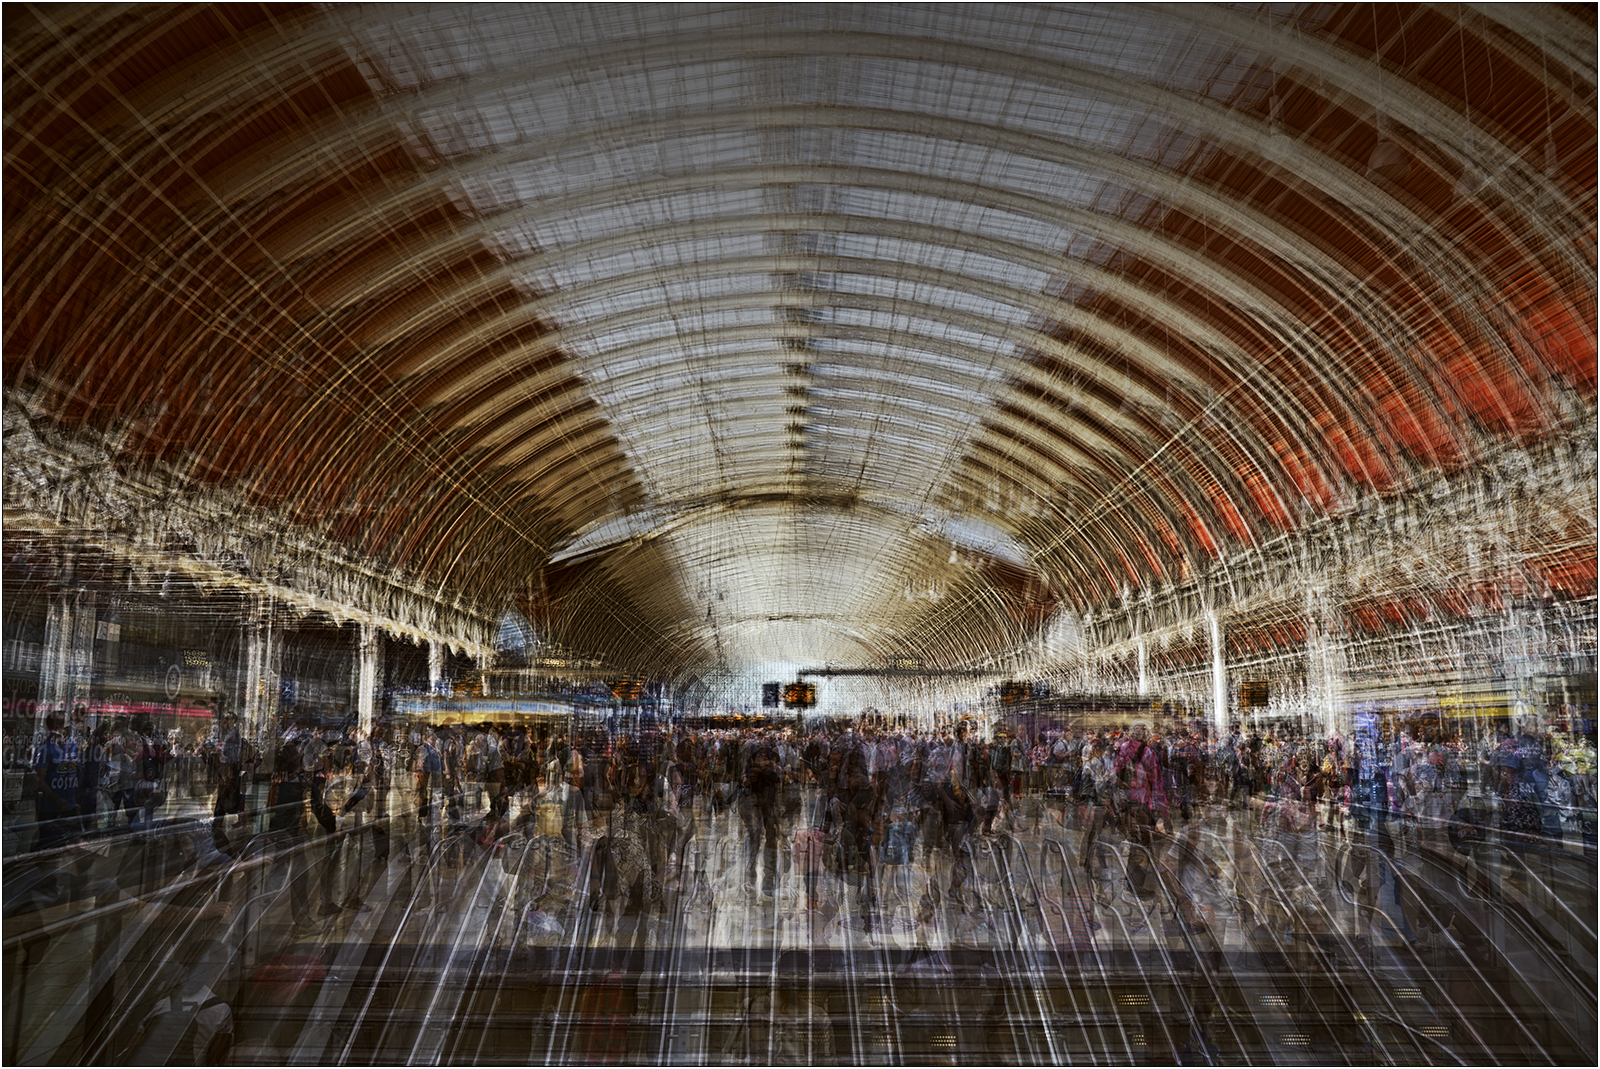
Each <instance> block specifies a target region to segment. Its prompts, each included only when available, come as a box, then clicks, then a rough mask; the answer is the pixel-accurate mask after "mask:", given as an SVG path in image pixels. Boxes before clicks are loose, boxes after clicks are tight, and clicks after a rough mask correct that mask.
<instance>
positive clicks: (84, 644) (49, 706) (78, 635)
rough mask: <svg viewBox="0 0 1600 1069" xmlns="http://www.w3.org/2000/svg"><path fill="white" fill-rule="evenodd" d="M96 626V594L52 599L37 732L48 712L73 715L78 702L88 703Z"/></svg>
mask: <svg viewBox="0 0 1600 1069" xmlns="http://www.w3.org/2000/svg"><path fill="white" fill-rule="evenodd" d="M94 625H95V612H94V595H93V594H89V593H86V592H84V591H62V592H60V593H57V594H51V595H50V600H49V604H48V605H47V607H46V610H45V627H44V630H45V635H44V649H43V651H42V655H41V657H40V659H39V706H38V713H37V719H38V724H37V728H38V730H40V731H43V730H44V717H45V714H46V713H47V712H52V711H61V712H63V713H65V712H70V710H71V708H72V705H73V704H74V703H75V702H80V701H87V700H88V699H89V682H90V677H91V673H92V672H93V670H94Z"/></svg>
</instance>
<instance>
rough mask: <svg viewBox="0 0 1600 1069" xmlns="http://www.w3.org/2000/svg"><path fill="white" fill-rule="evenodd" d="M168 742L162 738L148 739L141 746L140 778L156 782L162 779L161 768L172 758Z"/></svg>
mask: <svg viewBox="0 0 1600 1069" xmlns="http://www.w3.org/2000/svg"><path fill="white" fill-rule="evenodd" d="M171 757H172V754H171V752H170V751H169V750H168V749H167V744H166V743H164V742H162V741H161V740H160V739H146V740H144V745H143V746H141V747H140V748H139V778H140V779H142V780H148V781H149V782H151V783H154V782H156V781H158V780H160V779H161V770H162V768H163V767H165V765H166V763H167V762H168V761H169V760H170V759H171Z"/></svg>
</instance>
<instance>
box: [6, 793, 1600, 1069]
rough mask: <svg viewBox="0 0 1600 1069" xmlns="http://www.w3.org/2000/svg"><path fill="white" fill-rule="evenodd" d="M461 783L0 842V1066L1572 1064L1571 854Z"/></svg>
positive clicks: (1577, 907)
mask: <svg viewBox="0 0 1600 1069" xmlns="http://www.w3.org/2000/svg"><path fill="white" fill-rule="evenodd" d="M473 801H474V800H473V799H471V798H468V799H467V804H466V807H465V810H464V811H451V810H449V809H446V808H444V807H436V808H434V809H433V810H432V812H431V816H432V820H429V821H423V820H421V819H419V816H418V814H417V813H416V812H415V811H413V810H409V809H407V808H405V807H404V806H403V805H402V804H401V799H400V798H399V797H398V795H395V796H391V797H389V798H387V799H385V809H386V812H387V815H386V816H384V817H383V818H382V819H378V818H375V817H374V816H373V815H371V814H368V815H366V816H359V815H353V816H350V817H346V818H345V821H344V826H343V827H340V828H339V829H338V831H337V832H334V833H328V832H324V831H322V830H321V829H315V834H312V835H307V834H306V833H305V832H304V831H296V830H289V831H283V832H276V833H273V832H269V831H268V830H267V825H268V823H269V822H270V816H269V815H267V814H261V815H257V816H255V817H252V818H251V819H250V820H249V821H247V822H245V823H244V824H243V826H239V825H236V824H235V822H234V821H233V820H232V819H228V820H226V821H219V822H217V823H215V824H213V822H212V821H211V820H210V819H209V818H208V817H206V816H205V812H204V811H205V806H204V805H203V804H202V803H200V802H195V803H192V804H190V805H189V806H188V807H187V809H185V807H183V806H178V805H174V806H173V807H172V810H171V811H170V812H169V814H168V816H167V819H166V820H165V821H163V822H162V823H161V824H160V825H159V826H157V827H154V828H151V829H147V830H143V831H139V832H131V833H130V832H128V831H126V830H121V831H118V832H115V833H110V834H107V835H105V836H103V837H99V838H94V839H91V840H89V841H86V842H82V843H79V844H77V845H75V846H73V847H69V848H68V849H66V850H63V851H59V852H55V853H52V854H48V855H22V856H20V857H18V856H12V855H8V860H7V865H6V927H5V947H6V957H5V981H6V1000H5V1006H6V1009H5V1033H4V1047H3V1053H4V1056H5V1061H6V1063H7V1064H44V1063H63V1062H65V1063H78V1064H148V1063H152V1062H155V1063H159V1062H163V1061H169V1060H177V1061H181V1062H193V1061H194V1060H195V1059H196V1058H197V1057H203V1053H204V1049H205V1046H206V1042H207V1041H208V1040H209V1039H210V1038H211V1032H210V1031H208V1030H207V1026H206V1025H205V1024H204V1023H203V1022H205V1021H207V1020H209V1019H211V1018H216V1019H219V1020H221V1019H231V1023H232V1034H233V1042H232V1048H231V1050H230V1051H229V1052H228V1053H227V1055H226V1060H227V1061H229V1062H230V1063H236V1064H284V1063H289V1064H333V1063H341V1064H342V1063H347V1062H350V1063H359V1064H372V1063H378V1064H392V1063H398V1062H406V1063H422V1064H430V1063H445V1062H448V1063H477V1062H484V1063H521V1064H528V1063H592V1062H632V1063H652V1064H663V1063H671V1064H706V1063H717V1064H721V1063H739V1064H744V1063H778V1064H828V1063H834V1064H837V1063H853V1062H869V1063H890V1062H905V1063H914V1064H978V1063H982V1064H997V1063H999V1064H1012V1063H1016V1064H1022V1063H1046V1062H1048V1063H1060V1062H1068V1061H1082V1060H1089V1061H1095V1062H1110V1063H1114V1064H1116V1063H1123V1064H1125V1063H1131V1062H1154V1063H1164V1064H1171V1063H1186V1064H1197V1063H1199V1064H1208V1063H1217V1064H1238V1063H1242V1062H1272V1063H1301V1064H1313V1063H1314V1064H1324V1063H1330V1062H1332V1063H1343V1064H1362V1065H1367V1064H1401V1063H1405V1064H1415V1063H1449V1064H1454V1063H1458V1062H1466V1063H1472V1064H1478V1063H1492V1062H1506V1063H1542V1064H1550V1063H1561V1064H1579V1063H1581V1064H1594V1061H1595V1056H1596V1050H1595V1039H1594V1037H1595V1023H1596V1022H1595V974H1596V947H1595V933H1594V903H1595V897H1594V895H1595V891H1594V863H1593V860H1592V859H1590V858H1586V857H1584V856H1583V855H1582V854H1581V853H1574V852H1571V851H1569V850H1562V849H1559V848H1558V849H1556V850H1547V851H1542V852H1541V851H1531V852H1526V853H1522V854H1509V853H1503V852H1502V851H1501V850H1500V849H1499V848H1498V847H1497V846H1494V845H1492V844H1486V845H1476V846H1471V847H1469V849H1468V850H1466V851H1465V852H1463V851H1461V850H1457V849H1452V848H1451V847H1450V845H1449V843H1448V841H1445V842H1442V843H1437V844H1435V843H1432V842H1416V841H1412V840H1407V839H1405V838H1403V837H1402V838H1400V839H1399V841H1398V842H1397V844H1396V846H1395V848H1394V851H1395V854H1394V857H1393V859H1390V858H1389V857H1387V856H1386V855H1384V854H1382V853H1381V852H1376V851H1374V849H1373V843H1372V840H1371V839H1370V838H1367V839H1358V837H1357V836H1356V834H1355V832H1354V829H1353V828H1351V829H1337V828H1334V829H1318V830H1311V831H1308V832H1306V833H1303V834H1301V835H1288V834H1286V833H1284V832H1283V831H1282V830H1281V829H1275V830H1274V831H1272V832H1271V833H1268V832H1265V831H1263V827H1262V822H1261V819H1260V812H1259V807H1258V808H1257V809H1255V810H1241V809H1232V810H1230V809H1228V808H1226V807H1222V806H1213V807H1210V808H1209V809H1208V810H1206V811H1205V812H1203V813H1197V814H1196V816H1195V818H1194V819H1192V820H1191V821H1189V822H1187V823H1185V824H1182V825H1181V826H1180V827H1178V828H1177V829H1175V831H1174V834H1173V835H1172V836H1171V837H1163V836H1157V837H1156V839H1155V840H1154V847H1155V859H1154V860H1155V864H1154V865H1153V866H1150V865H1149V860H1150V854H1149V853H1147V852H1146V850H1145V848H1144V847H1142V846H1140V845H1139V844H1138V843H1137V842H1130V841H1129V840H1128V839H1127V838H1125V837H1124V836H1123V835H1122V834H1121V833H1120V832H1119V831H1118V829H1117V828H1116V827H1115V826H1114V825H1112V826H1109V827H1107V828H1105V829H1104V830H1103V831H1101V832H1100V834H1099V836H1098V839H1097V841H1096V842H1095V843H1094V844H1093V845H1092V846H1091V847H1090V849H1089V850H1088V851H1087V852H1086V853H1085V852H1084V851H1083V850H1082V842H1083V834H1082V827H1081V825H1080V824H1079V815H1078V814H1076V813H1071V812H1065V811H1063V810H1062V809H1058V808H1051V807H1049V806H1047V805H1046V804H1045V803H1044V801H1043V800H1042V799H1037V798H1029V799H1024V800H1023V801H1022V803H1021V804H1020V805H1019V806H1018V807H1017V812H1016V813H1014V814H1012V815H1011V817H1010V818H1009V819H1006V820H1002V821H1001V822H999V824H998V825H997V826H996V827H995V829H994V831H993V833H992V834H990V835H982V834H973V835H971V836H969V837H968V838H966V839H965V840H964V841H962V842H960V843H959V844H958V846H957V848H956V849H955V850H954V851H952V849H951V839H950V837H948V836H946V835H945V834H944V833H943V831H942V829H938V828H920V829H915V830H914V832H913V834H914V835H915V838H914V839H912V840H911V841H910V842H909V846H908V845H907V843H906V842H905V841H897V842H895V843H894V844H892V845H891V844H888V843H887V842H886V841H885V840H886V839H887V836H886V835H882V836H880V842H879V844H878V847H877V851H876V865H869V864H865V863H859V864H852V863H851V862H852V859H850V858H849V857H848V856H841V854H840V852H839V851H838V850H837V849H836V848H837V846H838V844H836V843H832V842H829V841H828V840H826V839H825V838H823V837H821V836H807V835H803V834H802V835H800V836H798V837H797V835H796V832H797V831H803V830H804V829H803V828H800V827H798V826H797V822H798V820H799V815H800V814H801V813H804V812H806V811H807V807H806V806H805V804H804V803H803V802H802V804H801V805H800V806H799V807H798V808H797V809H796V810H794V811H793V812H791V813H790V814H789V817H790V820H789V823H788V824H787V825H786V826H785V827H784V828H783V830H782V844H783V849H781V850H770V849H767V850H758V851H756V852H755V853H754V854H753V855H752V853H751V852H750V851H749V850H747V848H746V838H747V837H746V834H745V828H746V826H747V825H746V823H745V815H743V814H741V812H740V811H739V809H738V807H732V808H730V809H728V810H725V811H722V812H712V811H711V810H709V809H708V808H707V807H706V806H705V804H704V800H702V801H701V804H700V805H699V806H698V807H697V809H696V811H695V813H694V817H693V820H690V819H688V817H687V816H683V817H682V818H681V819H678V820H673V819H671V818H665V817H663V818H661V819H659V820H649V819H646V818H642V817H638V816H631V815H628V814H625V813H623V812H620V811H616V810H613V811H611V812H607V813H595V814H592V815H591V819H589V820H588V821H587V822H585V823H583V824H582V825H579V826H574V823H573V822H572V821H569V822H568V823H567V824H566V826H562V825H561V821H560V815H559V814H556V813H552V812H551V810H550V809H549V808H548V807H547V808H546V810H545V812H544V813H543V814H540V813H539V811H538V809H537V807H536V806H535V804H534V801H535V800H534V799H530V798H528V797H526V796H524V797H521V798H519V799H517V802H516V804H514V805H513V807H512V809H511V812H510V813H509V814H508V816H509V820H508V821H507V824H506V825H505V826H503V827H502V828H501V829H500V834H499V835H498V836H491V834H490V831H489V829H488V828H486V826H485V825H484V823H483V822H482V821H481V819H476V818H475V817H474V816H473V814H476V813H481V807H478V808H474V806H473V804H472V803H473ZM313 827H314V826H313ZM541 827H542V828H543V830H544V831H545V832H557V834H540V830H541ZM813 842H815V843H816V845H818V846H820V847H821V849H816V850H813V849H811V844H812V843H813ZM797 843H798V844H799V845H797ZM680 855H681V856H680ZM902 859H904V861H905V863H903V864H886V863H885V862H886V861H894V860H902ZM769 867H770V868H769ZM768 871H770V872H771V873H772V879H771V887H770V890H771V893H770V894H766V893H763V887H762V885H763V883H764V882H765V876H766V873H767V872H768ZM1147 872H1148V875H1147ZM869 873H870V874H871V878H868V874H869ZM170 994H175V995H176V999H175V1000H174V999H170V998H167V997H166V996H168V995H170ZM218 1007H225V1010H224V1009H220V1008H218ZM153 1011H165V1012H153ZM191 1019H192V1020H191ZM213 1031H214V1030H213Z"/></svg>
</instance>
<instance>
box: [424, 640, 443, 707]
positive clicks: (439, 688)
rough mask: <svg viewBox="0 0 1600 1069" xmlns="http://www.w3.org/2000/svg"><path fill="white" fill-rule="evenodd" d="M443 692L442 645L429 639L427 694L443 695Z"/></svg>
mask: <svg viewBox="0 0 1600 1069" xmlns="http://www.w3.org/2000/svg"><path fill="white" fill-rule="evenodd" d="M444 692H445V678H444V643H442V642H440V641H439V640H438V639H435V638H430V639H429V640H428V693H430V694H443V693H444Z"/></svg>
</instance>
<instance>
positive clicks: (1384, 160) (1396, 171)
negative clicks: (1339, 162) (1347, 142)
mask: <svg viewBox="0 0 1600 1069" xmlns="http://www.w3.org/2000/svg"><path fill="white" fill-rule="evenodd" d="M1372 9H1373V10H1372V41H1373V48H1374V49H1375V50H1376V51H1375V53H1374V56H1373V64H1374V66H1375V68H1376V70H1377V78H1378V106H1377V108H1376V109H1375V114H1374V116H1373V125H1374V126H1375V127H1377V130H1378V143H1377V144H1376V145H1374V146H1372V155H1370V156H1368V157H1367V177H1368V178H1386V179H1388V180H1389V181H1391V182H1398V181H1400V179H1402V178H1404V177H1405V176H1406V175H1408V174H1410V173H1411V153H1409V152H1407V151H1406V150H1405V149H1404V148H1401V147H1400V144H1399V142H1397V141H1395V140H1394V138H1393V137H1391V136H1390V134H1389V120H1388V117H1387V116H1386V115H1385V114H1384V109H1383V38H1382V36H1380V35H1379V33H1378V10H1377V9H1378V5H1377V4H1373V5H1372Z"/></svg>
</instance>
